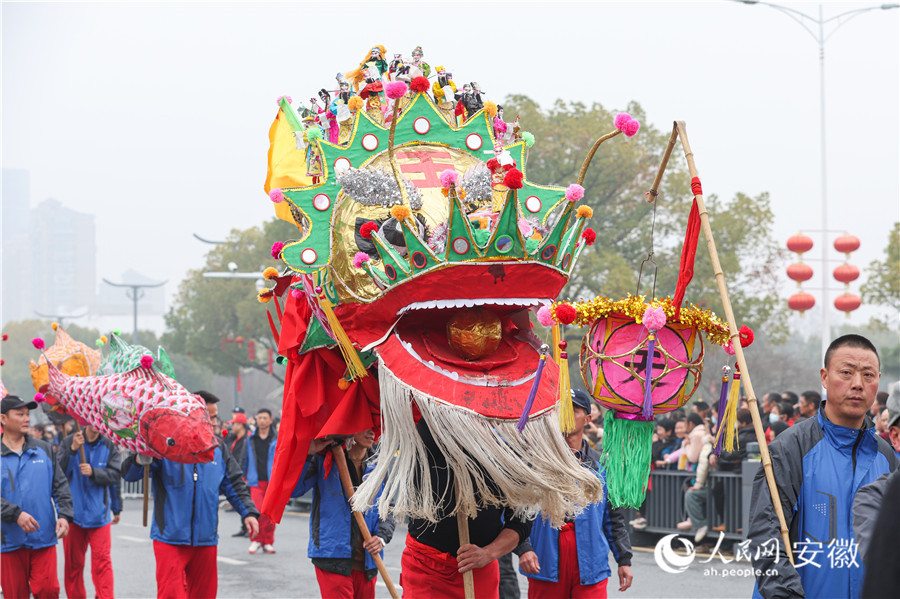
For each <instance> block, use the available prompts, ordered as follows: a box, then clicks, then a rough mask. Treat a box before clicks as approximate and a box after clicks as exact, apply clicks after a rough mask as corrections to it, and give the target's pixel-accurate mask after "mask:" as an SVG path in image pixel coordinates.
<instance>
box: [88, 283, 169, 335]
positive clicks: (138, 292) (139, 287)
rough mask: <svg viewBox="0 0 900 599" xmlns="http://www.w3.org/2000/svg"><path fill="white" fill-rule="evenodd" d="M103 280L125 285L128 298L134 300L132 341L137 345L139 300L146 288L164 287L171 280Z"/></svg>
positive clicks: (121, 285) (116, 285)
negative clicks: (139, 281) (123, 281)
mask: <svg viewBox="0 0 900 599" xmlns="http://www.w3.org/2000/svg"><path fill="white" fill-rule="evenodd" d="M103 282H104V283H106V284H107V285H111V286H113V287H125V288H126V290H125V295H126V296H128V299H130V300H131V301H133V302H134V332H133V333H132V334H131V342H132V343H134V344H135V345H137V342H138V327H137V314H138V300H140V299H141V298H142V297H144V289H152V288H153V287H162V286H163V285H165V284H166V283H168V282H169V281H167V280H166V281H163V282H162V283H154V284H152V285H150V284H142V283H113V282H112V281H110V280H108V279H103Z"/></svg>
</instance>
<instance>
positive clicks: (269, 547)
mask: <svg viewBox="0 0 900 599" xmlns="http://www.w3.org/2000/svg"><path fill="white" fill-rule="evenodd" d="M263 551H265V552H266V553H275V548H274V547H272V545H271V544H269V543H266V544H265V545H263Z"/></svg>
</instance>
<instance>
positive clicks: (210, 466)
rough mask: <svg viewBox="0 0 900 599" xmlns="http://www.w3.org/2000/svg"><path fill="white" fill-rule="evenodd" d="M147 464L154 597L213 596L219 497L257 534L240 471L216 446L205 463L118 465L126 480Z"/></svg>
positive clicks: (137, 459)
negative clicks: (154, 573) (148, 472)
mask: <svg viewBox="0 0 900 599" xmlns="http://www.w3.org/2000/svg"><path fill="white" fill-rule="evenodd" d="M148 462H149V463H150V477H151V479H152V481H153V526H152V527H151V529H150V538H151V539H153V552H154V554H155V555H156V594H157V597H160V598H162V597H166V598H167V599H170V598H177V599H187V598H188V597H191V598H194V597H215V596H216V592H217V591H218V586H219V577H218V572H217V570H216V546H217V545H218V543H219V535H218V524H219V493H222V494H224V495H225V497H226V498H227V499H228V501H229V502H230V503H231V505H232V506H233V507H234V509H235V511H237V512H238V513H239V514H240V515H241V518H242V519H243V520H244V523H245V524H246V525H247V529H248V530H249V531H250V533H251V535H253V534H256V533H257V531H258V530H259V525H258V523H257V520H256V519H257V517H259V510H257V509H256V507H255V506H254V505H253V502H252V501H251V500H250V492H249V491H248V490H247V485H246V484H244V480H243V476H242V475H243V473H242V472H241V468H240V466H238V464H237V462H236V461H235V460H234V458H233V457H232V455H231V453H229V452H228V450H227V449H225V447H224V445H223V442H222V441H220V442H219V446H218V447H217V448H216V451H215V457H214V458H213V460H212V461H211V462H208V463H205V464H181V463H178V462H172V461H170V460H166V459H150V458H147V457H145V456H142V455H132V456H129V457H128V458H126V459H125V463H124V464H123V466H122V470H123V471H124V472H125V480H127V481H137V480H140V479H141V478H142V476H143V470H144V469H143V465H144V464H145V463H148Z"/></svg>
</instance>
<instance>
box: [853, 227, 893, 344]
mask: <svg viewBox="0 0 900 599" xmlns="http://www.w3.org/2000/svg"><path fill="white" fill-rule="evenodd" d="M866 272H867V274H868V275H869V278H868V280H867V281H866V282H865V284H864V285H863V286H862V288H861V291H862V299H863V301H864V302H865V303H867V304H875V305H877V306H884V307H885V308H888V309H889V310H890V312H891V313H890V314H889V315H888V316H886V317H884V318H879V319H877V320H878V321H879V322H880V323H881V324H882V326H890V324H891V323H893V324H894V326H896V323H897V314H898V312H900V222H896V223H894V228H893V229H892V230H891V232H890V235H889V236H888V244H887V247H886V248H885V250H884V260H873V261H872V262H870V263H869V267H868V268H867V269H866Z"/></svg>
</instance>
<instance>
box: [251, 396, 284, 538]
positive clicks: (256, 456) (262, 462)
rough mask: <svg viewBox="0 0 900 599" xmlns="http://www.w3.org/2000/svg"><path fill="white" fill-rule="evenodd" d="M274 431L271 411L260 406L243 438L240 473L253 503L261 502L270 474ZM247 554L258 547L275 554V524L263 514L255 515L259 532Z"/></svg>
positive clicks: (273, 457)
mask: <svg viewBox="0 0 900 599" xmlns="http://www.w3.org/2000/svg"><path fill="white" fill-rule="evenodd" d="M277 440H278V433H277V432H276V431H275V430H274V429H273V428H272V412H271V411H269V410H268V409H266V408H261V409H260V410H259V411H258V412H257V413H256V432H255V433H253V435H251V436H250V437H249V439H247V441H246V449H247V452H246V454H245V457H244V473H245V474H246V475H247V486H248V487H250V497H251V499H253V503H254V504H255V505H258V506H259V505H262V503H263V498H264V497H265V496H266V488H267V487H268V486H269V476H270V475H271V474H272V464H273V462H274V459H275V442H276V441H277ZM250 540H251V543H250V548H249V549H248V550H247V551H248V552H249V553H257V552H258V551H259V550H260V549H262V550H263V551H264V552H265V553H275V547H274V543H275V523H274V522H272V519H271V518H269V517H268V516H267V515H265V514H262V515H261V516H260V517H259V534H258V535H256V536H255V537H251V539H250Z"/></svg>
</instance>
